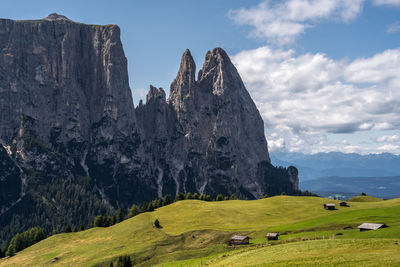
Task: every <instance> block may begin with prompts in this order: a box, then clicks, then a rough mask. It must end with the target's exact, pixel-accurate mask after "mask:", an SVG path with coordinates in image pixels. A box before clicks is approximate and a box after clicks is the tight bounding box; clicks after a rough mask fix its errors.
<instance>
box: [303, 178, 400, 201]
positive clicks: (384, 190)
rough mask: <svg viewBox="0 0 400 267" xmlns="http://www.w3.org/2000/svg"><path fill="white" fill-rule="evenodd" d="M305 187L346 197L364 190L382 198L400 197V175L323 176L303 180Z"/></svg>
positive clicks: (368, 193)
mask: <svg viewBox="0 0 400 267" xmlns="http://www.w3.org/2000/svg"><path fill="white" fill-rule="evenodd" d="M301 186H302V187H303V188H304V189H307V190H309V191H312V192H314V193H317V194H318V195H323V196H325V194H324V193H321V194H320V193H319V192H321V191H322V192H332V193H331V194H329V195H330V196H333V195H336V194H334V193H339V194H338V195H344V196H345V198H349V197H352V196H354V195H353V194H349V193H357V195H360V194H361V193H362V192H364V193H366V194H367V195H370V196H375V197H380V198H398V197H400V176H390V177H337V176H330V177H321V178H317V179H314V180H308V181H304V182H302V184H301ZM327 196H328V195H327Z"/></svg>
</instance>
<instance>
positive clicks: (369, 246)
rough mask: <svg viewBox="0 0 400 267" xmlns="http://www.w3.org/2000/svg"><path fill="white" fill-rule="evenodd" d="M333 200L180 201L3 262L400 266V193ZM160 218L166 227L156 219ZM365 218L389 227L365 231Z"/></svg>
mask: <svg viewBox="0 0 400 267" xmlns="http://www.w3.org/2000/svg"><path fill="white" fill-rule="evenodd" d="M327 202H335V203H337V204H338V203H339V201H334V200H328V199H323V198H318V197H291V196H277V197H271V198H267V199H261V200H253V201H243V200H230V201H222V202H204V201H198V200H185V201H179V202H176V203H174V204H172V205H169V206H166V207H162V208H160V209H157V210H156V211H154V212H149V213H143V214H140V215H138V216H136V217H134V218H131V219H128V220H125V221H123V222H122V223H119V224H116V225H114V226H111V227H108V228H92V229H89V230H86V231H83V232H78V233H68V234H58V235H54V236H51V237H49V238H47V239H45V240H43V241H41V242H39V243H37V244H35V245H33V246H31V247H29V248H27V249H25V250H23V251H21V252H19V253H17V255H16V256H14V257H11V258H6V259H1V260H0V266H109V264H110V262H111V261H115V259H116V257H118V256H120V255H130V256H131V258H132V259H133V262H134V263H135V264H136V265H138V266H152V265H157V264H159V266H198V265H204V264H206V263H207V264H208V265H210V266H232V265H238V266H244V265H248V266H251V265H260V264H271V265H276V266H285V265H288V264H292V265H293V264H297V265H296V266H313V265H328V266H329V265H332V266H369V265H372V266H376V265H384V266H396V265H397V266H398V265H400V256H399V255H400V245H399V244H400V199H392V200H387V201H374V202H371V201H369V202H349V204H350V207H338V210H334V211H328V210H324V209H323V207H322V206H323V204H324V203H327ZM337 206H339V205H337ZM156 218H158V219H159V221H160V223H161V225H162V228H161V229H157V228H155V227H154V226H153V223H154V220H155V219H156ZM362 222H384V223H386V224H387V225H389V227H388V228H385V229H380V230H376V231H368V232H359V231H358V229H356V226H357V225H359V224H361V223H362ZM349 226H350V227H353V229H349V230H344V227H349ZM269 231H276V232H279V233H281V236H280V240H279V241H273V242H269V243H267V242H266V241H265V238H264V237H265V234H266V233H267V232H269ZM233 234H248V235H249V236H250V237H251V238H252V239H251V244H250V245H249V246H242V247H239V248H233V247H229V246H227V245H226V244H225V243H226V241H228V240H229V238H230V237H231V236H232V235H233ZM338 234H339V235H338ZM55 257H57V258H58V260H57V261H56V262H54V263H51V261H52V259H54V258H55ZM244 259H245V260H244Z"/></svg>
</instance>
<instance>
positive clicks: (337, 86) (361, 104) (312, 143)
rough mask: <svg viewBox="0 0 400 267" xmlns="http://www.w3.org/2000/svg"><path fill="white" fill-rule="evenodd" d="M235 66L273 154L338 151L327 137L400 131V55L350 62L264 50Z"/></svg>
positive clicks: (245, 54) (237, 61)
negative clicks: (355, 133) (261, 123)
mask: <svg viewBox="0 0 400 267" xmlns="http://www.w3.org/2000/svg"><path fill="white" fill-rule="evenodd" d="M232 60H233V62H234V64H235V65H236V66H237V68H238V71H239V72H240V74H241V76H242V78H243V80H244V82H245V84H246V86H247V88H248V90H249V91H250V94H251V96H252V98H253V99H254V100H255V102H256V105H257V107H258V108H259V110H260V113H261V115H262V117H263V119H264V121H265V124H266V132H267V137H268V140H269V143H270V145H271V143H272V146H271V150H274V149H275V150H285V149H288V150H290V151H298V150H300V151H305V150H308V152H319V151H323V150H328V151H329V150H338V147H336V149H335V147H332V143H329V142H327V141H326V135H327V134H329V133H353V132H360V131H374V130H393V129H399V128H400V72H399V71H398V70H399V69H400V49H393V50H386V51H384V52H382V53H378V54H376V55H374V56H372V57H369V58H359V59H356V60H353V61H346V60H333V59H331V58H329V57H328V56H327V55H325V54H321V53H317V54H312V53H306V54H300V55H297V54H296V53H295V52H294V51H293V50H283V49H273V48H271V47H268V46H264V47H260V48H258V49H254V50H248V51H242V52H240V53H238V54H236V55H234V56H233V57H232ZM392 141H394V140H392ZM338 146H340V147H341V149H342V151H344V152H356V151H360V150H361V148H360V147H358V146H354V145H353V146H351V145H346V146H344V144H342V143H341V142H340V141H339V142H338ZM389 148H390V147H389V146H386V147H381V148H380V149H378V150H376V151H377V152H379V151H387V150H384V149H389ZM392 148H393V149H395V150H396V149H397V147H396V146H395V145H392ZM316 150H318V151H316ZM396 151H397V150H396Z"/></svg>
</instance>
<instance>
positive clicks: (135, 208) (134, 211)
mask: <svg viewBox="0 0 400 267" xmlns="http://www.w3.org/2000/svg"><path fill="white" fill-rule="evenodd" d="M139 213H140V212H139V208H138V206H136V205H135V204H133V205H132V207H131V208H130V209H129V213H128V218H132V217H134V216H136V215H138V214H139Z"/></svg>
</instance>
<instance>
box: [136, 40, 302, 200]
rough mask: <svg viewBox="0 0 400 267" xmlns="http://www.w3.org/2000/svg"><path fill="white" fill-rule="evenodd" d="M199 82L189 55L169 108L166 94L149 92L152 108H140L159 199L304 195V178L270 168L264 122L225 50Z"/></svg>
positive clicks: (211, 59) (210, 57) (211, 55)
mask: <svg viewBox="0 0 400 267" xmlns="http://www.w3.org/2000/svg"><path fill="white" fill-rule="evenodd" d="M195 77H196V65H195V62H194V60H193V58H192V56H191V54H190V51H189V50H186V51H185V53H184V54H183V56H182V60H181V64H180V69H179V71H178V74H177V76H176V78H175V80H174V81H173V82H172V84H171V88H170V96H169V99H168V100H167V102H165V94H164V91H162V89H156V88H155V87H150V91H149V94H148V95H147V101H146V104H145V105H143V104H140V105H139V107H138V108H137V109H136V115H137V118H138V120H140V123H139V125H141V127H140V128H142V129H143V130H144V139H143V141H144V144H145V145H149V146H150V148H149V149H148V151H151V152H155V151H157V152H156V153H155V156H153V159H154V160H153V163H152V164H153V165H152V166H153V168H155V169H156V170H157V176H158V179H157V180H158V182H157V186H158V195H159V196H162V195H164V194H165V192H168V193H172V194H174V193H177V192H200V193H208V194H213V195H216V194H218V193H223V194H232V193H235V194H236V195H240V196H242V197H243V196H245V197H249V198H259V197H261V196H262V195H263V194H264V193H269V194H278V193H279V194H280V193H281V192H282V191H286V192H288V193H294V192H297V190H298V185H297V182H296V181H297V180H296V179H297V173H296V172H295V171H294V170H292V172H291V173H290V174H289V172H288V171H287V170H286V169H282V170H280V169H275V168H274V167H273V166H272V165H271V164H270V158H269V154H268V146H267V141H266V139H265V135H264V124H263V121H262V119H261V116H260V114H259V112H258V110H257V108H256V106H255V104H254V102H253V101H252V99H251V97H250V95H249V93H248V92H247V90H246V88H245V86H244V84H243V82H242V80H241V78H240V76H239V74H238V72H237V70H236V68H235V67H234V65H233V64H232V63H231V61H230V59H229V57H228V55H227V54H226V53H225V51H223V50H222V49H221V48H216V49H214V50H213V51H209V52H208V53H207V55H206V59H205V62H204V65H203V67H202V69H201V70H200V71H199V74H198V79H197V80H196V78H195ZM139 118H140V119H139ZM155 144H159V145H158V146H157V147H154V145H155ZM159 155H163V156H161V157H158V156H159ZM271 172H272V173H271ZM272 176H275V178H274V177H272ZM274 179H276V181H274Z"/></svg>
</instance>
